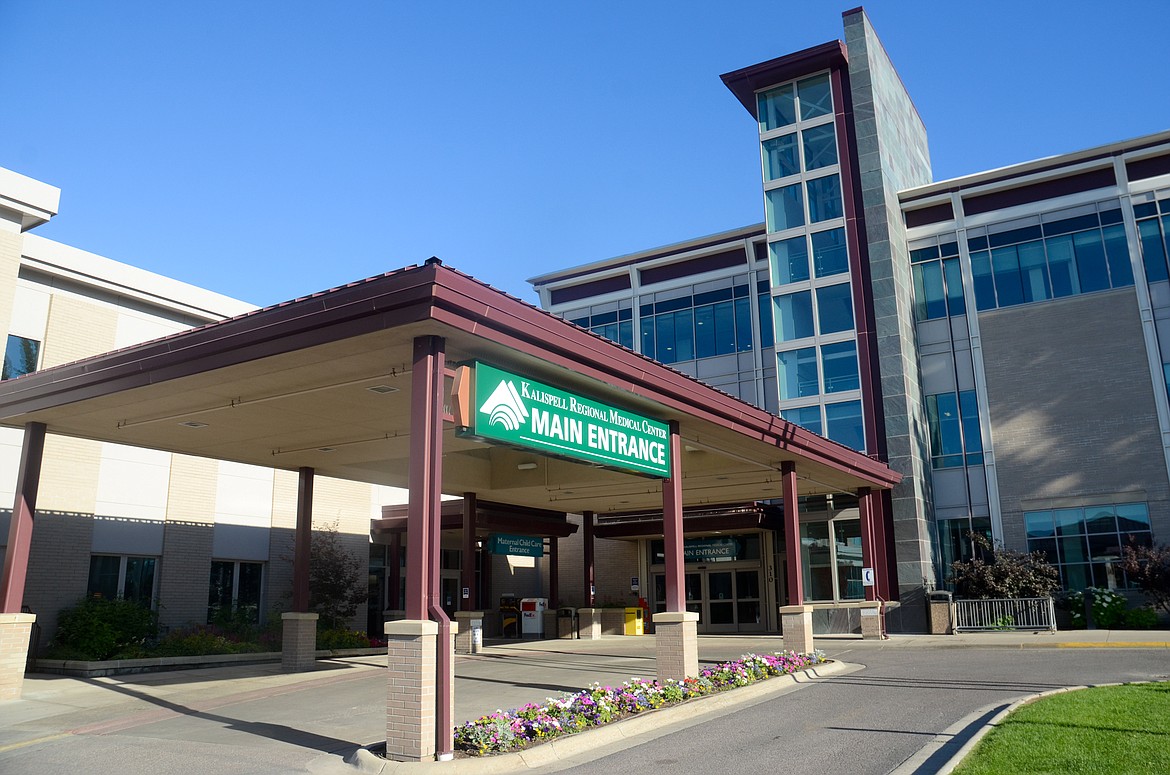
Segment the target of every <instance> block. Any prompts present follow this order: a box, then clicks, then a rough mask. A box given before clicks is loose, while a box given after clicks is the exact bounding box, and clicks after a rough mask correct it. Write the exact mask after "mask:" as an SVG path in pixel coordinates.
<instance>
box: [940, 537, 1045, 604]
mask: <svg viewBox="0 0 1170 775" xmlns="http://www.w3.org/2000/svg"><path fill="white" fill-rule="evenodd" d="M970 539H971V542H972V544H973V545H974V547H975V550H976V556H975V557H973V558H971V559H970V560H958V561H956V562H953V563H951V575H950V577H949V578H948V579H947V580H948V581H949V582H950V583H952V584H954V585H955V592H956V594H957V595H958V596H959V597H961V598H965V599H967V600H989V599H995V598H1020V597H1048V596H1049V595H1051V594H1052V592H1053V591H1054V590H1056V589H1057V588H1058V587H1059V586H1060V579H1059V577H1058V576H1057V573H1056V568H1054V567H1052V566H1051V565H1049V564H1048V560H1047V558H1046V557H1045V555H1044V553H1043V552H1040V551H1036V552H1032V553H1030V554H1026V553H1024V552H1017V551H1014V550H1012V549H1007V548H1005V547H1003V546H995V545H993V544H992V543H991V541H990V540H989V539H988V538H986V537H985V536H982V535H979V534H971V535H970Z"/></svg>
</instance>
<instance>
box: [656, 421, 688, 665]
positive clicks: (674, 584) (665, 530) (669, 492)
mask: <svg viewBox="0 0 1170 775" xmlns="http://www.w3.org/2000/svg"><path fill="white" fill-rule="evenodd" d="M681 452H682V444H681V442H680V440H679V435H678V423H677V422H671V423H670V439H669V450H668V453H669V460H670V477H669V478H667V479H663V480H662V537H663V539H664V543H665V549H666V600H665V601H664V602H665V603H666V610H665V611H662V612H659V613H656V614H654V641H655V642H654V661H655V667H656V669H657V673H658V680H659V681H660V682H666V681H681V680H682V679H684V678H686V677H688V676H695V675H698V673H699V639H698V630H697V628H698V623H699V615H698V614H697V613H691V612H688V611H687V610H686V595H685V590H684V586H683V569H684V567H685V566H684V562H683V499H682V478H683V471H682V454H681Z"/></svg>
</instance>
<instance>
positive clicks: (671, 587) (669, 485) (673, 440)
mask: <svg viewBox="0 0 1170 775" xmlns="http://www.w3.org/2000/svg"><path fill="white" fill-rule="evenodd" d="M662 530H663V534H662V537H663V539H664V540H663V543H664V544H665V549H666V610H667V611H676V612H677V611H685V610H686V595H685V593H684V587H683V568H684V562H683V506H682V444H681V443H680V441H679V436H678V423H677V422H671V423H670V478H669V479H664V480H662Z"/></svg>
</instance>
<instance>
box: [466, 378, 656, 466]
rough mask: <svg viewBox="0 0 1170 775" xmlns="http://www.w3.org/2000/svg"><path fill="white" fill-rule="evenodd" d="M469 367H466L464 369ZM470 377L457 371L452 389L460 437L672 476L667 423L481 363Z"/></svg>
mask: <svg viewBox="0 0 1170 775" xmlns="http://www.w3.org/2000/svg"><path fill="white" fill-rule="evenodd" d="M465 368H467V367H465ZM472 368H474V371H475V375H474V379H468V375H467V372H465V371H462V370H461V372H460V374H459V376H458V377H457V379H456V385H455V391H456V393H457V394H458V393H461V392H462V391H465V390H466V389H467V387H468V383H471V384H473V386H474V390H473V391H472V392H471V394H470V396H468V397H467V398H468V399H469V400H462V399H461V397H460V396H456V400H455V401H453V405H454V406H456V407H458V409H457V412H456V424H457V425H458V426H460V427H459V433H460V435H464V436H477V437H480V438H483V439H489V440H493V441H499V442H503V443H505V444H511V445H513V446H517V447H524V448H527V449H534V450H539V451H541V452H544V453H546V454H549V455H556V456H558V457H566V458H571V459H573V460H581V461H584V462H588V463H593V464H596V465H600V466H604V467H606V468H615V469H620V470H623V471H630V472H634V473H639V474H645V475H649V476H655V477H664V478H665V477H668V476H670V454H669V449H670V444H669V441H670V428H669V426H667V424H666V423H664V422H660V421H658V420H652V419H650V418H648V417H643V416H642V415H639V414H635V413H633V412H629V411H626V410H625V409H620V408H618V407H615V406H610V405H608V404H604V403H601V402H600V401H596V400H594V399H592V398H587V397H585V396H582V395H579V394H576V393H570V392H569V391H566V390H562V389H560V388H557V387H553V386H551V385H546V384H544V383H542V382H537V381H535V380H532V379H528V378H527V377H523V376H520V375H518V374H513V373H511V372H508V371H504V370H502V369H498V368H496V367H494V366H489V365H488V364H486V363H476V364H474V367H472Z"/></svg>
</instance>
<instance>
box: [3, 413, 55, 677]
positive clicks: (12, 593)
mask: <svg viewBox="0 0 1170 775" xmlns="http://www.w3.org/2000/svg"><path fill="white" fill-rule="evenodd" d="M44 453H45V424H44V423H41V422H30V423H28V424H27V425H25V426H24V445H23V446H22V447H21V450H20V469H19V470H18V472H17V475H16V499H15V501H14V503H13V506H12V523H11V524H10V525H9V527H8V549H7V551H6V552H5V556H4V575H3V577H0V598H2V600H3V608H0V613H6V614H18V613H20V605H21V603H22V602H23V600H24V580H25V577H26V576H27V575H28V553H29V549H30V547H31V546H32V531H33V517H34V515H35V514H36V509H37V490H38V489H39V487H40V482H41V459H42V458H43V457H44ZM17 696H19V695H17Z"/></svg>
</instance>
